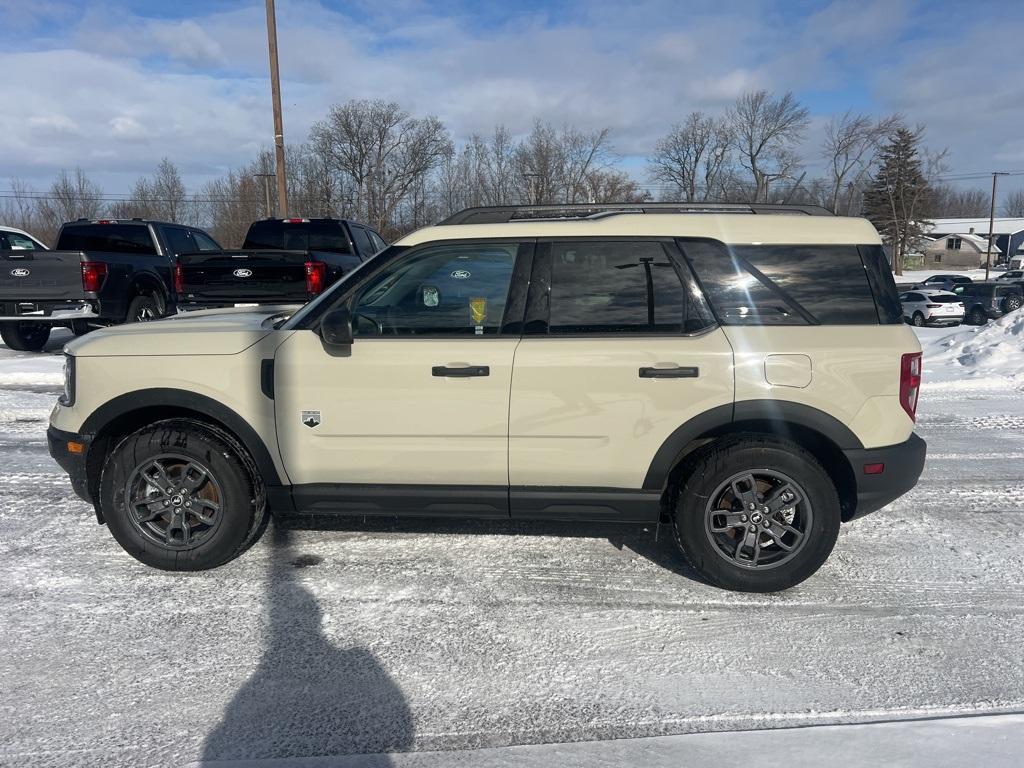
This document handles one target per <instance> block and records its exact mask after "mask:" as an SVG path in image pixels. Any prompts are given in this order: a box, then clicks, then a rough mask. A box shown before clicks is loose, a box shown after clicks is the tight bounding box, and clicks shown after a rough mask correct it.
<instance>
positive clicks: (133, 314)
mask: <svg viewBox="0 0 1024 768" xmlns="http://www.w3.org/2000/svg"><path fill="white" fill-rule="evenodd" d="M162 316H163V312H162V311H161V310H160V303H159V302H158V301H157V300H156V299H155V298H154V297H152V296H141V295H140V296H136V297H135V298H134V299H132V300H131V302H130V303H129V304H128V315H127V317H126V318H125V322H126V323H146V322H149V321H150V320H159V319H160V318H161V317H162Z"/></svg>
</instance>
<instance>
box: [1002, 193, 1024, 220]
mask: <svg viewBox="0 0 1024 768" xmlns="http://www.w3.org/2000/svg"><path fill="white" fill-rule="evenodd" d="M1003 216H1012V217H1014V218H1024V189H1018V190H1016V191H1014V192H1011V193H1010V194H1008V195H1007V196H1006V199H1005V200H1004V201H1003Z"/></svg>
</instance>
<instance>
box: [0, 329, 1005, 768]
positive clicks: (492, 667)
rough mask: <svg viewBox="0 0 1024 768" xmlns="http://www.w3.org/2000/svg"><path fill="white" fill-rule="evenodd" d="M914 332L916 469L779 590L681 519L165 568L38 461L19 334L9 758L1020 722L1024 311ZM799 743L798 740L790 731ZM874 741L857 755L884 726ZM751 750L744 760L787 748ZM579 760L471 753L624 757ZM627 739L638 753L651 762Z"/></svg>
mask: <svg viewBox="0 0 1024 768" xmlns="http://www.w3.org/2000/svg"><path fill="white" fill-rule="evenodd" d="M920 333H921V338H922V341H923V343H924V346H925V355H926V358H925V361H926V362H925V378H926V384H925V386H924V389H923V394H922V400H921V406H920V418H919V426H920V433H921V434H922V435H923V436H924V437H925V439H926V440H928V442H929V460H928V464H927V467H926V469H925V475H924V477H923V479H922V482H921V484H920V485H919V486H918V487H917V488H916V489H915V490H914V491H913V492H912V493H910V494H909V495H907V496H906V497H904V498H903V499H900V500H899V501H897V502H896V503H894V504H893V505H891V506H890V507H889V508H887V509H886V510H883V511H882V512H879V513H877V514H875V515H872V516H869V517H868V518H865V519H864V520H861V521H858V522H856V523H854V524H851V525H849V526H844V528H843V532H842V533H841V535H840V539H839V543H838V545H837V547H836V550H835V553H834V554H833V556H832V558H831V560H830V561H829V562H828V563H827V564H826V565H825V567H824V568H823V569H822V570H821V571H820V572H819V573H818V575H817V576H816V577H814V578H812V579H811V580H810V581H808V582H806V583H805V584H803V585H801V586H800V587H798V588H796V589H794V590H791V591H789V592H786V593H783V594H778V595H742V594H732V593H728V592H723V591H720V590H716V589H713V588H711V587H708V586H706V585H704V584H701V583H699V582H697V581H694V580H693V579H692V578H690V575H689V574H688V573H687V572H686V571H685V570H684V569H683V568H681V567H680V565H679V561H678V558H677V557H676V555H675V553H674V551H673V549H672V546H671V544H670V543H669V542H668V541H667V537H665V536H662V538H661V540H660V541H655V539H654V535H653V531H643V530H637V529H620V528H617V527H613V526H603V527H591V528H587V529H579V528H578V527H577V526H572V525H561V524H549V525H525V524H511V523H499V522H440V521H409V522H401V523H393V522H390V521H379V520H378V521H374V520H370V521H367V522H363V521H361V520H340V521H339V520H328V521H313V522H310V523H304V524H303V525H302V526H298V525H297V524H290V525H285V526H280V527H278V528H277V529H273V530H271V531H269V532H268V534H267V536H265V537H264V539H263V541H262V542H261V543H260V544H259V545H257V546H256V547H255V548H254V549H253V550H252V551H250V552H249V553H248V554H246V555H245V556H244V557H243V558H241V559H239V560H237V561H235V562H234V563H232V564H230V565H228V566H225V567H224V568H221V569H218V570H216V571H213V572H208V573H200V574H190V575H168V574H164V573H161V572H158V571H155V570H151V569H148V568H146V567H144V566H142V565H139V564H137V563H136V562H135V561H133V560H131V559H130V558H128V556H126V555H125V554H123V553H122V552H121V550H120V549H119V548H118V546H117V545H116V544H115V543H114V541H113V540H112V539H111V537H110V536H109V534H108V532H107V531H106V529H105V528H101V527H99V526H97V525H96V523H95V520H94V518H93V517H92V514H91V511H90V510H89V508H88V507H87V505H85V504H84V503H82V502H81V501H79V500H78V499H76V498H75V497H74V496H73V495H72V494H71V491H70V488H69V486H68V483H67V480H66V478H65V476H64V475H63V474H62V473H61V471H60V470H59V468H58V467H57V466H56V465H55V464H54V463H53V462H52V461H51V459H50V458H49V456H48V455H47V453H46V446H45V437H44V432H45V426H46V422H45V419H46V414H47V412H48V410H49V407H50V405H51V404H52V402H53V399H54V397H55V396H56V394H57V393H58V391H59V388H60V382H61V374H60V359H59V357H58V356H57V355H48V356H47V355H42V356H30V355H19V354H15V353H11V352H9V351H8V350H6V349H2V348H0V462H2V463H0V466H2V467H3V471H2V472H0V564H2V573H3V580H2V583H0V637H2V639H3V647H4V650H5V653H4V654H3V655H2V657H0V764H3V765H67V764H91V765H104V766H115V765H143V764H145V765H158V766H163V765H167V766H170V765H181V764H184V763H189V762H195V761H221V760H225V761H231V760H243V761H244V760H252V759H272V758H276V759H283V760H289V759H299V758H315V757H317V756H324V755H342V754H353V753H379V752H395V751H397V752H406V751H413V750H415V751H438V750H440V751H444V750H456V749H467V748H501V747H506V746H509V745H529V744H542V743H559V742H562V743H564V742H593V741H597V740H603V739H627V738H630V739H632V738H637V737H658V736H665V735H672V734H690V733H696V732H701V733H707V732H720V731H735V730H743V731H749V730H756V729H763V728H772V729H774V728H784V727H790V726H807V725H824V724H834V723H850V722H860V723H864V722H872V721H891V720H894V719H905V718H920V717H935V716H942V715H963V714H987V715H993V714H996V713H1006V712H1020V711H1022V710H1024V655H1022V654H1021V653H1020V644H1021V638H1022V637H1024V600H1022V598H1021V594H1022V591H1024V484H1022V482H1021V479H1022V476H1024V469H1022V467H1024V316H1021V317H1019V318H1018V317H1014V316H1012V315H1011V316H1010V317H1008V318H1004V319H1003V320H1001V321H999V322H997V323H993V324H991V325H989V326H987V327H986V328H984V329H974V328H968V329H922V330H921V331H920ZM60 342H61V340H60V339H55V341H54V343H52V344H51V348H52V349H53V351H57V350H58V349H59V346H60ZM996 721H998V722H999V723H1002V725H1003V727H1006V723H1007V722H1009V723H1011V725H1012V724H1013V723H1018V722H1019V720H1012V719H1011V720H1009V721H1007V720H1003V719H999V718H995V719H994V720H993V719H991V718H984V719H978V720H977V721H973V722H972V720H971V719H967V720H964V721H962V724H961V725H960V726H957V727H961V728H963V729H965V730H964V732H965V733H968V732H970V733H973V734H975V736H977V735H978V734H979V733H981V734H982V737H981V738H976V740H975V742H972V743H977V744H979V747H978V748H979V749H982V750H983V752H984V753H985V754H984V762H985V763H987V764H989V765H992V766H996V765H1009V764H1011V763H1010V762H1008V761H1007V757H1006V756H1007V755H1008V754H1009V755H1017V754H1019V739H1018V741H1017V742H1016V744H1017V746H1016V747H1013V746H1008V744H1009V743H1010V742H1007V741H1006V740H1004V739H1000V738H984V733H992V734H995V733H996V731H995V730H993V731H988V732H981V731H978V730H977V729H978V728H984V727H986V726H985V723H989V722H996ZM875 727H876V728H879V729H881V728H886V727H888V726H875ZM840 730H842V729H840ZM954 730H955V728H954ZM791 733H798V734H803V732H802V731H801V732H793V731H778V732H776V733H775V734H774V735H776V736H778V737H779V738H783V739H784V738H787V734H791ZM844 733H846V734H847V736H849V734H851V733H856V732H854V731H844ZM875 733H879V734H882V732H881V731H870V732H867V733H864V734H863V735H862V736H860V737H859V739H860V742H859V743H861V744H862V745H864V747H865V748H866V746H867V745H869V744H871V745H874V744H876V743H879V744H880V743H881V741H878V742H876V739H881V740H882V741H884V739H885V738H887V737H885V736H884V734H883V735H879V736H875V735H874V734H875ZM908 733H909V734H910V735H909V736H906V735H901V736H898V737H897V738H895V739H894V742H899V743H900V744H902V745H903V747H904V752H903V753H901V754H903V755H908V754H909V755H910V756H911V757H912V756H913V755H914V754H915V752H914V750H913V748H912V747H913V745H914V743H915V742H914V739H919V740H920V742H921V745H922V746H921V752H920V753H919V757H920V762H922V763H927V764H929V765H932V764H939V763H937V762H936V761H934V760H931V762H929V755H934V753H935V750H934V749H933V747H934V744H933V739H935V738H939V737H938V736H935V735H934V733H933V735H932V736H928V735H926V734H927V733H928V731H927V729H926V727H925V726H924V725H921V726H920V727H919V729H918V730H914V729H910V730H909V731H908ZM915 734H916V735H915ZM734 736H735V737H736V741H733V740H730V742H729V743H732V744H736V743H741V742H742V740H743V739H745V738H747V736H745V735H743V734H734ZM680 738H682V737H680ZM701 738H704V737H701ZM830 738H832V737H828V738H825V737H823V741H822V742H821V743H823V744H832V745H835V744H837V742H835V741H829V739H830ZM908 738H909V739H910V740H909V741H908ZM949 738H953V737H949ZM808 740H809V739H808V737H807V736H806V735H798V736H796V737H794V740H793V741H792V742H790V743H791V744H792V745H793V750H794V751H793V752H792V755H794V756H796V755H804V756H806V755H808V754H810V753H808V752H806V751H802V750H804V749H805V747H801V746H800V744H806V743H807V742H808ZM954 741H955V739H954ZM631 743H634V744H637V745H641V747H642V748H643V749H646V748H647V746H651V745H654V746H655V747H656V746H657V745H658V744H661V742H658V741H655V742H647V741H645V742H642V743H641V742H631ZM667 743H668V742H666V744H667ZM672 743H673V744H676V745H677V746H678V744H688V745H694V744H698V743H705V744H709V743H710V744H713V743H714V742H713V741H710V742H709V741H705V742H694V741H692V740H691V741H686V742H672ZM854 743H857V740H856V739H855V740H854ZM943 743H946V742H943ZM957 743H961V744H962V743H964V742H962V741H959V742H957ZM750 744H751V747H750V750H749V751H748V752H747V755H748V756H749V755H751V754H754V755H761V756H767V755H769V754H770V750H767V749H761V748H759V747H758V746H757V745H756V743H755V742H750ZM846 744H848V745H849V739H848V741H847V742H846ZM645 745H646V746H645ZM908 745H909V747H910V749H909V752H908V750H907V747H908ZM653 748H654V747H652V749H653ZM658 748H659V749H660V748H661V747H658ZM666 748H668V747H666ZM672 748H673V749H675V748H677V747H672ZM679 748H680V749H681V747H679ZM724 748H725V747H723V749H724ZM850 748H851V747H850V746H846V747H843V748H840V747H837V746H833V747H831V748H830V749H831V750H832V752H831V754H832V755H833V756H834V754H835V753H837V752H839V753H842V752H844V751H848V750H849V749H850ZM587 749H588V747H586V746H585V745H581V746H580V747H579V748H578V750H576V749H569V748H566V749H565V750H562V751H559V750H556V749H554V748H551V750H552V751H551V752H550V753H544V752H540V753H537V752H535V753H532V754H534V755H537V754H541V755H542V756H543V755H545V754H549V755H550V758H551V759H548V758H547V757H545V758H544V759H541V760H540V762H538V760H537V759H536V758H535V759H534V761H533V762H529V761H527V760H526V759H525V757H524V758H522V759H520V758H518V757H516V755H517V754H520V753H515V752H512V753H508V752H503V753H501V754H503V755H506V756H508V761H507V762H496V761H495V760H491V757H493V755H494V754H496V753H491V752H486V753H479V754H480V755H481V760H480V761H474V760H472V759H469V758H466V757H463V758H459V757H458V756H454V755H453V756H452V760H451V761H450V763H449V764H457V765H471V764H472V765H505V764H513V763H514V764H517V765H534V764H537V765H540V764H554V763H559V764H571V763H570V761H569V760H568V759H564V760H563V759H562V758H558V759H556V758H557V757H558V755H563V756H564V755H568V754H576V755H584V756H586V755H587V754H590V755H591V759H590V760H586V759H584V760H582V761H581V762H580V763H578V764H587V763H589V764H590V765H594V764H602V763H599V762H597V760H596V758H593V755H594V754H596V753H595V752H590V753H588V752H587V751H586V750H587ZM608 749H609V751H608V754H609V755H612V754H624V755H626V756H625V757H623V758H622V759H621V760H620V761H619V762H629V761H630V759H631V758H630V757H629V756H628V755H629V754H643V752H642V751H641V752H636V753H629V752H628V751H627V752H617V751H616V750H618V749H626V750H628V746H627V745H612V746H610V747H609V748H608ZM687 749H691V747H687ZM692 749H694V750H696V749H698V747H697V746H693V747H692ZM1009 750H1012V751H1009ZM598 751H600V750H598ZM650 754H654V753H650ZM658 754H661V753H658ZM671 754H672V755H674V756H673V757H671V760H670V759H668V758H666V759H665V760H664V761H663V763H654V764H666V765H667V764H674V765H682V764H693V765H702V764H705V763H701V762H699V761H697V760H696V759H694V760H693V761H691V762H684V761H683V760H682V759H681V757H679V756H680V755H691V756H692V755H697V754H707V753H699V752H693V751H691V752H676V753H671ZM718 754H719V755H720V756H721V755H723V754H732V753H718ZM947 754H949V755H953V754H955V753H954V752H952V751H950V752H948V753H947ZM485 756H491V757H488V760H491V761H490V762H485V761H484V760H483V757H485ZM981 757H982V756H980V755H979V762H980V761H981ZM1000 760H1002V762H1000ZM516 761H518V762H516ZM737 761H738V758H737ZM445 762H446V761H445V760H444V756H440V757H437V756H431V758H430V759H429V760H427V758H426V757H424V760H423V761H422V762H417V761H416V760H415V759H411V758H396V759H395V760H394V764H396V765H404V766H409V765H417V764H422V765H430V766H439V765H442V764H445ZM729 762H730V761H729V760H725V762H724V763H723V764H729ZM733 762H735V761H733ZM747 762H751V760H747ZM808 762H815V761H814V760H811V759H808ZM879 762H885V761H879ZM891 762H894V763H898V764H904V765H907V764H912V763H913V760H909V761H908V760H907V759H904V760H902V762H900V761H895V760H893V761H891ZM958 762H960V764H968V763H971V762H975V761H972V760H970V759H965V760H960V761H958ZM753 763H754V764H775V763H770V762H768V760H767V759H764V760H762V761H760V762H758V761H757V760H753ZM283 764H291V765H298V764H300V763H292V762H290V760H289V762H286V763H283ZM301 764H304V765H305V764H308V765H313V764H316V765H326V764H328V763H326V762H323V761H315V762H313V761H310V762H308V763H307V762H306V761H303V762H302V763H301ZM349 764H351V765H357V764H358V765H364V766H369V765H373V766H382V765H388V764H391V760H390V759H389V758H386V757H377V758H372V759H365V760H359V761H356V762H351V763H349ZM608 764H611V763H608Z"/></svg>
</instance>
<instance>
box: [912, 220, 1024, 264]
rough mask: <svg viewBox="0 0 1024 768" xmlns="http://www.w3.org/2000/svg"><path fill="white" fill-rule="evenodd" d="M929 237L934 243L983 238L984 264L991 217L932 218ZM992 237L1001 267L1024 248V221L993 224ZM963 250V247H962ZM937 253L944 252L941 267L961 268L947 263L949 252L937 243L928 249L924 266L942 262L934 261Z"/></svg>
mask: <svg viewBox="0 0 1024 768" xmlns="http://www.w3.org/2000/svg"><path fill="white" fill-rule="evenodd" d="M927 234H928V237H930V238H932V239H933V240H935V241H945V239H946V238H948V237H951V236H954V235H956V236H958V237H961V238H962V237H963V236H964V235H965V234H969V235H974V236H976V237H980V238H981V240H982V245H981V253H982V262H981V263H982V265H984V258H985V256H984V254H985V246H986V241H987V238H988V236H989V231H988V217H985V218H982V219H933V220H932V227H931V229H930V230H929V231H928V233H927ZM992 234H993V235H994V238H993V240H992V245H993V248H992V263H993V264H999V263H1000V262H1005V261H1007V260H1009V259H1010V258H1012V257H1014V256H1016V255H1017V254H1018V253H1019V252H1021V251H1022V246H1024V219H1016V218H1005V217H1003V218H997V219H995V220H994V221H993V223H992ZM972 242H973V241H972ZM997 247H998V252H997ZM962 248H963V246H962V245H961V249H962ZM933 249H935V250H933ZM938 251H941V254H942V255H943V259H942V262H941V263H942V264H946V263H949V264H950V266H959V263H953V262H947V261H946V257H945V254H946V253H947V251H946V249H945V248H944V247H941V248H937V246H936V244H934V243H933V244H932V245H929V246H928V247H927V248H925V264H934V263H939V262H936V261H934V260H933V254H935V253H936V252H938ZM997 253H998V255H997ZM965 258H966V255H965ZM977 266H978V265H977V264H975V265H974V266H973V267H972V269H975V268H977Z"/></svg>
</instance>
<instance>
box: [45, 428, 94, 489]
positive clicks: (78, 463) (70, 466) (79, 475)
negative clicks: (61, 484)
mask: <svg viewBox="0 0 1024 768" xmlns="http://www.w3.org/2000/svg"><path fill="white" fill-rule="evenodd" d="M92 440H93V436H92V435H80V434H78V433H76V432H65V431H63V430H61V429H56V428H54V427H50V428H49V429H47V430H46V443H47V446H48V447H49V449H50V455H51V456H52V457H53V459H54V461H56V462H57V463H58V464H59V465H60V468H61V469H63V470H64V471H65V472H67V473H68V477H69V478H70V479H71V488H72V489H73V490H74V492H75V495H76V496H78V497H79V498H80V499H82V500H84V501H87V502H89V503H90V504H95V503H96V500H95V499H94V498H92V496H91V494H90V493H89V476H88V472H87V471H86V466H87V462H88V457H89V447H90V446H91V445H92ZM69 442H74V443H82V444H83V445H84V446H85V449H84V450H83V451H82V452H81V453H71V452H70V451H69V450H68V443H69Z"/></svg>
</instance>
